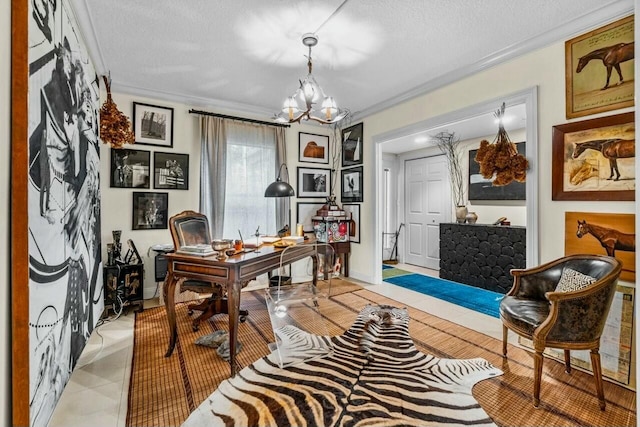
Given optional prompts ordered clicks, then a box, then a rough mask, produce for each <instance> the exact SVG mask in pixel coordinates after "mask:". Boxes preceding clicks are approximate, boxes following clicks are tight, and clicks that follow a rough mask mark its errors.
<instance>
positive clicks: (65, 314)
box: [24, 0, 104, 426]
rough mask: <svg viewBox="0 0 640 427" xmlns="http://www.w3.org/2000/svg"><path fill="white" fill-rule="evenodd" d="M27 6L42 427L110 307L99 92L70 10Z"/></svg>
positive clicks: (32, 250)
mask: <svg viewBox="0 0 640 427" xmlns="http://www.w3.org/2000/svg"><path fill="white" fill-rule="evenodd" d="M29 7H30V9H29V16H30V22H29V107H28V115H29V129H28V132H29V141H28V144H29V165H28V167H29V186H28V192H29V194H28V199H29V210H28V215H29V289H28V290H26V289H25V290H24V291H25V292H27V291H28V292H29V352H30V354H29V355H28V357H29V385H30V399H31V400H30V417H29V418H30V424H31V426H46V425H47V423H48V421H49V419H50V417H51V414H52V413H53V410H54V408H55V405H56V403H57V402H58V400H59V398H60V395H61V393H62V390H63V389H64V387H65V385H66V384H67V382H68V380H69V377H70V375H71V372H72V371H73V369H74V367H75V365H76V363H77V361H78V358H79V357H80V354H81V353H82V350H83V348H84V346H85V344H86V341H87V339H88V338H89V336H90V334H91V331H92V330H93V328H94V327H95V325H96V323H97V321H98V319H99V317H100V315H101V313H102V311H103V309H104V302H103V296H102V292H103V289H102V263H101V255H100V253H101V252H100V246H101V242H100V185H99V166H100V157H99V153H100V150H99V140H98V110H99V95H100V91H99V86H98V78H97V76H96V72H95V70H94V68H93V65H92V63H91V60H90V58H89V55H88V52H87V50H86V47H85V45H84V43H83V41H82V37H81V35H80V33H79V29H78V25H77V23H76V21H75V18H74V15H73V11H72V9H71V6H70V3H69V2H68V1H66V0H62V1H60V0H32V1H30V4H29Z"/></svg>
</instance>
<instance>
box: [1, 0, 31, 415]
mask: <svg viewBox="0 0 640 427" xmlns="http://www.w3.org/2000/svg"><path fill="white" fill-rule="evenodd" d="M0 28H4V30H0V33H1V35H0V58H3V60H2V61H1V62H0V100H2V101H1V102H0V141H2V142H1V143H0V170H1V171H2V177H3V178H0V195H1V196H0V200H1V201H0V204H1V205H2V206H4V208H3V209H0V235H2V244H1V245H0V275H1V276H0V277H2V279H1V281H0V282H1V283H2V285H1V286H0V288H1V289H2V290H1V291H0V292H1V294H0V313H2V314H1V316H2V317H1V318H0V343H2V344H1V345H2V347H3V348H4V350H3V353H4V357H2V363H1V364H0V402H4V404H3V405H0V424H2V425H5V426H8V425H11V404H10V402H11V338H10V333H11V310H10V307H11V292H10V288H11V280H10V277H11V275H10V273H11V271H10V259H9V250H10V248H9V237H10V235H11V228H10V227H11V226H10V222H9V217H10V210H9V209H7V208H6V207H7V206H11V202H10V201H11V194H10V189H11V168H10V162H11V142H10V141H11V110H10V109H9V106H10V105H11V101H10V100H11V98H10V96H11V61H10V60H9V59H10V58H11V6H10V2H8V1H7V2H2V6H0ZM24 262H26V260H25V261H24Z"/></svg>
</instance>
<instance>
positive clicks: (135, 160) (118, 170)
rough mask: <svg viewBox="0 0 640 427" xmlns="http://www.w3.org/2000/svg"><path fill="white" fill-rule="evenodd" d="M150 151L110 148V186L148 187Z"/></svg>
mask: <svg viewBox="0 0 640 427" xmlns="http://www.w3.org/2000/svg"><path fill="white" fill-rule="evenodd" d="M150 159H151V152H150V151H146V150H132V149H129V148H112V149H111V174H110V178H109V186H110V187H111V188H150V176H149V174H150Z"/></svg>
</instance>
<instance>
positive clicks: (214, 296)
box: [169, 210, 249, 331]
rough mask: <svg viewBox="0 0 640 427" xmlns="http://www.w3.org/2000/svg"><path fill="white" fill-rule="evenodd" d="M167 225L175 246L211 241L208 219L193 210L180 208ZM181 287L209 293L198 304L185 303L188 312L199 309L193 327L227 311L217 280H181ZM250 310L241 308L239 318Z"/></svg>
mask: <svg viewBox="0 0 640 427" xmlns="http://www.w3.org/2000/svg"><path fill="white" fill-rule="evenodd" d="M169 229H170V230H171V238H172V239H173V246H174V248H175V250H179V249H180V248H181V247H182V246H186V245H197V244H207V245H210V244H211V234H210V232H209V221H208V220H207V217H206V216H205V215H203V214H201V213H198V212H194V211H189V210H188V211H183V212H181V213H179V214H177V215H174V216H172V217H171V218H170V219H169ZM179 287H180V291H181V292H182V291H187V290H188V291H193V292H197V293H201V294H202V293H211V297H210V298H208V299H206V300H205V301H203V302H201V303H199V304H190V305H188V309H189V315H191V314H193V311H194V310H198V311H201V312H202V313H201V314H200V315H199V316H198V317H196V318H195V319H194V320H193V324H192V329H193V330H194V331H197V330H198V328H199V325H200V322H202V321H204V320H207V319H208V318H210V317H211V316H214V315H216V314H220V313H229V309H228V305H227V298H226V295H225V294H226V289H223V287H222V286H221V285H220V284H218V283H209V282H203V281H199V280H183V281H181V282H180V283H179ZM248 314H249V312H248V311H247V310H240V321H244V320H245V318H246V316H248Z"/></svg>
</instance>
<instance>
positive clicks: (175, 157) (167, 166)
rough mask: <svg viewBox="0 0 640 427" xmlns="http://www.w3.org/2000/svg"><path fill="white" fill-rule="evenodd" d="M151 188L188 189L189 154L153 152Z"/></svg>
mask: <svg viewBox="0 0 640 427" xmlns="http://www.w3.org/2000/svg"><path fill="white" fill-rule="evenodd" d="M153 188H160V189H170V190H188V189H189V155H188V154H178V153H161V152H158V151H156V152H155V153H153Z"/></svg>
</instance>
